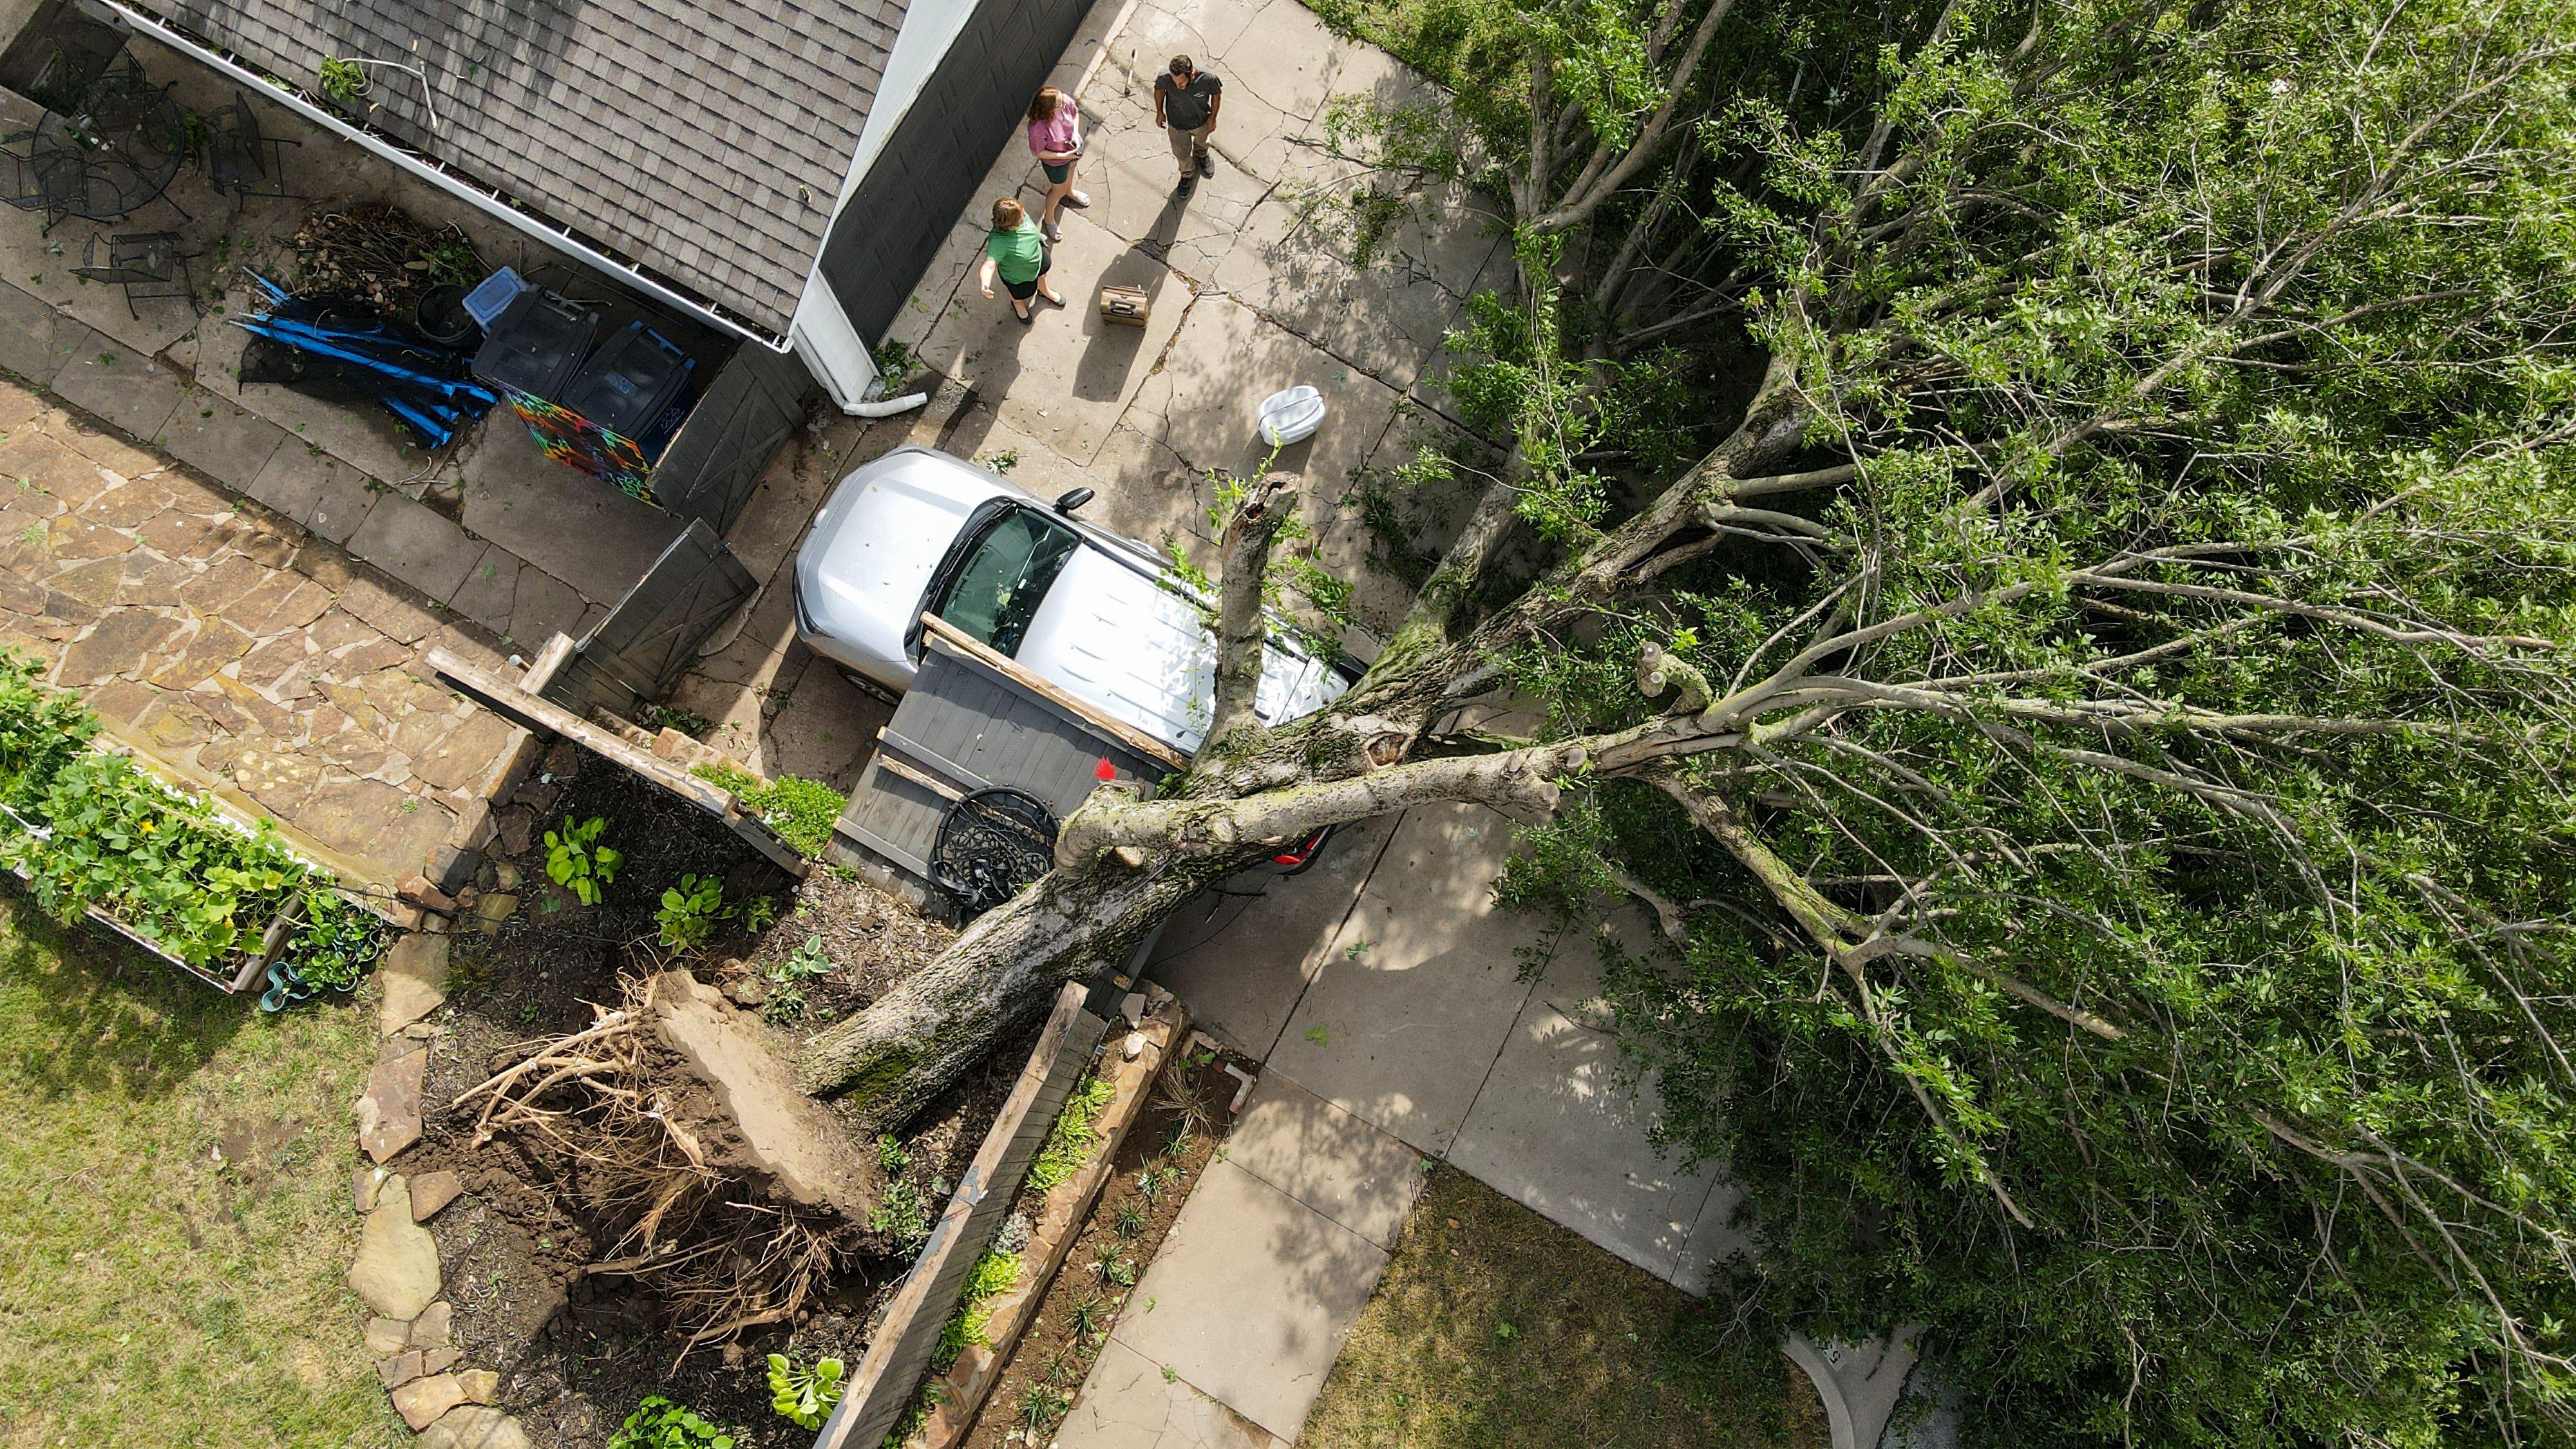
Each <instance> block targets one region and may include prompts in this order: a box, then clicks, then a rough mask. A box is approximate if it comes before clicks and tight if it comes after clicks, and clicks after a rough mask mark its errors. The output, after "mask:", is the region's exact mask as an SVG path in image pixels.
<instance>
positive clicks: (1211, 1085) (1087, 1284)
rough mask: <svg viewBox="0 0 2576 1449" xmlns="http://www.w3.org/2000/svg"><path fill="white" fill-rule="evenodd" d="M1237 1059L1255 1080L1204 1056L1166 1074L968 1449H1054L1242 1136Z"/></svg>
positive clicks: (1032, 1202) (1031, 1207) (1027, 1204)
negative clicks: (1136, 1294)
mask: <svg viewBox="0 0 2576 1449" xmlns="http://www.w3.org/2000/svg"><path fill="white" fill-rule="evenodd" d="M1228 1060H1232V1061H1233V1062H1234V1063H1235V1065H1237V1066H1239V1067H1243V1068H1245V1069H1246V1070H1250V1069H1251V1068H1252V1066H1253V1063H1252V1062H1251V1061H1250V1060H1248V1059H1246V1058H1241V1057H1234V1058H1228V1057H1227V1056H1224V1055H1222V1054H1220V1053H1217V1052H1213V1051H1207V1050H1203V1049H1196V1048H1193V1049H1191V1050H1190V1051H1188V1052H1187V1053H1186V1054H1185V1055H1183V1056H1182V1057H1181V1058H1180V1059H1179V1060H1177V1061H1174V1062H1173V1063H1172V1064H1171V1065H1170V1066H1169V1067H1168V1068H1166V1069H1165V1071H1164V1073H1163V1076H1162V1079H1161V1080H1160V1081H1159V1082H1157V1083H1156V1084H1155V1087H1154V1091H1153V1094H1152V1095H1151V1096H1149V1097H1148V1098H1147V1099H1146V1105H1145V1110H1144V1111H1143V1112H1142V1113H1140V1114H1139V1115H1138V1116H1137V1119H1136V1121H1135V1123H1134V1125H1132V1126H1131V1127H1129V1128H1128V1130H1127V1137H1126V1140H1125V1141H1123V1142H1121V1143H1119V1145H1118V1155H1117V1157H1116V1158H1115V1159H1114V1162H1115V1164H1116V1167H1117V1175H1116V1176H1115V1177H1113V1178H1111V1179H1110V1181H1109V1184H1108V1185H1107V1186H1106V1187H1105V1188H1103V1189H1102V1190H1101V1194H1100V1197H1099V1199H1098V1201H1097V1202H1095V1203H1094V1204H1093V1206H1092V1210H1091V1216H1090V1217H1088V1218H1086V1219H1084V1220H1083V1224H1082V1228H1081V1231H1080V1234H1079V1235H1078V1236H1077V1237H1076V1238H1075V1239H1074V1243H1073V1250H1072V1251H1071V1252H1069V1253H1067V1254H1066V1255H1065V1259H1064V1271H1063V1272H1061V1273H1059V1274H1057V1275H1056V1280H1055V1282H1054V1284H1053V1285H1052V1286H1050V1287H1049V1288H1048V1289H1047V1293H1046V1297H1045V1298H1044V1299H1043V1300H1042V1301H1041V1302H1040V1303H1039V1304H1038V1310H1037V1314H1036V1316H1035V1317H1034V1318H1033V1319H1032V1320H1031V1321H1030V1323H1029V1326H1028V1328H1027V1329H1026V1330H1024V1331H1023V1332H1022V1333H1021V1335H1020V1341H1019V1343H1018V1345H1017V1346H1016V1347H1015V1348H1014V1349H1013V1350H1012V1353H1011V1357H1010V1359H1009V1360H1008V1361H1007V1362H1006V1363H1005V1364H1004V1365H1003V1367H1002V1373H1001V1377H1000V1378H999V1379H998V1380H997V1381H996V1382H995V1383H994V1385H993V1391H992V1393H991V1395H990V1396H989V1397H987V1398H986V1399H985V1400H984V1407H983V1410H982V1412H981V1413H980V1414H978V1415H977V1417H976V1420H975V1423H974V1426H973V1427H972V1428H971V1429H969V1430H968V1431H967V1435H966V1440H965V1443H966V1445H967V1449H1024V1446H1026V1445H1030V1444H1044V1443H1046V1442H1048V1440H1049V1438H1050V1437H1051V1435H1052V1434H1053V1432H1054V1430H1055V1427H1056V1426H1057V1425H1058V1424H1059V1423H1061V1422H1062V1421H1063V1419H1064V1415H1065V1413H1066V1411H1067V1410H1068V1409H1070V1408H1071V1407H1072V1404H1073V1400H1074V1397H1075V1396H1076V1395H1077V1394H1078V1393H1079V1392H1080V1391H1081V1389H1082V1381H1083V1379H1084V1378H1085V1377H1087V1376H1088V1375H1089V1374H1090V1372H1091V1364H1092V1360H1094V1359H1096V1358H1098V1357H1099V1356H1100V1348H1101V1345H1102V1344H1104V1343H1106V1342H1108V1340H1109V1331H1110V1330H1111V1329H1112V1328H1114V1327H1116V1326H1117V1323H1118V1314H1119V1311H1120V1310H1121V1309H1123V1308H1125V1307H1126V1304H1127V1297H1128V1294H1129V1293H1130V1292H1131V1291H1133V1290H1134V1288H1135V1285H1136V1284H1137V1283H1139V1282H1141V1281H1142V1280H1143V1279H1144V1276H1145V1268H1146V1265H1147V1264H1150V1263H1152V1262H1153V1261H1154V1255H1155V1254H1157V1253H1159V1252H1161V1251H1162V1248H1163V1239H1164V1238H1165V1236H1167V1235H1168V1234H1169V1233H1170V1232H1171V1230H1172V1220H1173V1219H1174V1218H1177V1217H1179V1216H1180V1213H1181V1204H1182V1203H1184V1202H1186V1201H1188V1200H1189V1196H1190V1192H1191V1190H1192V1189H1193V1188H1195V1187H1197V1186H1198V1181H1199V1174H1200V1173H1201V1172H1202V1171H1204V1170H1205V1169H1206V1167H1207V1165H1208V1163H1209V1162H1211V1161H1213V1160H1214V1159H1215V1157H1216V1155H1217V1153H1218V1152H1219V1151H1220V1150H1222V1149H1223V1147H1224V1146H1225V1139H1226V1137H1227V1136H1228V1135H1229V1134H1230V1133H1232V1132H1233V1130H1234V1114H1233V1112H1232V1110H1231V1107H1232V1104H1233V1101H1234V1094H1235V1090H1236V1088H1237V1087H1238V1086H1239V1085H1240V1084H1239V1083H1238V1082H1237V1081H1236V1080H1235V1079H1234V1078H1233V1077H1232V1076H1230V1075H1228V1074H1227V1073H1226V1070H1225V1064H1226V1062H1227V1061H1228ZM1019 1206H1020V1210H1021V1211H1022V1212H1026V1213H1029V1214H1030V1215H1031V1216H1032V1217H1034V1216H1035V1214H1036V1212H1037V1209H1038V1199H1037V1197H1036V1196H1035V1195H1034V1194H1031V1195H1028V1196H1026V1197H1024V1198H1023V1200H1022V1202H1021V1203H1020V1205H1019Z"/></svg>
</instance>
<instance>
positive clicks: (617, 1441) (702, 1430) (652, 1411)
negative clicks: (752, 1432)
mask: <svg viewBox="0 0 2576 1449" xmlns="http://www.w3.org/2000/svg"><path fill="white" fill-rule="evenodd" d="M608 1449H733V1436H732V1435H731V1434H728V1433H725V1432H724V1431H723V1430H721V1429H718V1428H717V1427H716V1426H715V1425H713V1424H710V1423H708V1422H707V1421H706V1420H705V1419H704V1418H703V1417H701V1416H700V1415H699V1413H698V1411H697V1410H695V1409H692V1408H690V1407H689V1406H688V1405H686V1404H679V1403H674V1402H672V1401H671V1400H669V1399H666V1398H664V1397H662V1396H661V1395H660V1394H648V1395H646V1396H645V1398H644V1401H643V1402H642V1403H640V1404H637V1405H636V1406H635V1412H634V1413H631V1414H629V1415H627V1416H626V1422H625V1423H623V1424H620V1425H618V1426H617V1432H616V1433H615V1434H613V1435H611V1436H610V1437H609V1440H608Z"/></svg>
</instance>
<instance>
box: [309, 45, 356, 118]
mask: <svg viewBox="0 0 2576 1449" xmlns="http://www.w3.org/2000/svg"><path fill="white" fill-rule="evenodd" d="M313 88H314V89H315V90H318V91H320V92H321V93H322V94H323V95H324V96H325V97H327V98H329V100H330V102H331V104H333V105H335V106H338V107H339V108H340V109H341V110H344V111H350V112H355V111H356V110H357V109H358V102H359V99H360V98H361V97H363V96H365V95H366V93H367V70H366V67H364V66H362V65H359V64H358V63H357V62H355V61H348V60H341V59H339V58H337V57H336V56H335V57H332V58H330V59H326V60H324V61H323V62H322V69H321V73H320V74H318V75H316V76H315V77H314V79H313Z"/></svg>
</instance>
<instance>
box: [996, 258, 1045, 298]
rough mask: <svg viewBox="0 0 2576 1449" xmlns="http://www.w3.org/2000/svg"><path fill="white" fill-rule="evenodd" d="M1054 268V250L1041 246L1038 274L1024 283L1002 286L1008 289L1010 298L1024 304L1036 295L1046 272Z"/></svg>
mask: <svg viewBox="0 0 2576 1449" xmlns="http://www.w3.org/2000/svg"><path fill="white" fill-rule="evenodd" d="M1054 266H1055V248H1053V247H1051V246H1046V245H1043V244H1041V245H1040V246H1039V247H1038V274H1037V275H1036V276H1034V277H1031V278H1029V279H1028V280H1027V281H1025V282H1009V281H1006V282H1004V283H1002V285H1003V286H1005V287H1008V288H1009V289H1010V291H1011V295H1012V296H1014V297H1017V298H1019V299H1020V300H1021V301H1023V302H1025V301H1027V300H1028V299H1030V298H1031V297H1034V296H1036V295H1037V294H1038V283H1040V282H1043V281H1045V280H1046V274H1047V272H1048V271H1049V270H1051V269H1052V268H1053V267H1054Z"/></svg>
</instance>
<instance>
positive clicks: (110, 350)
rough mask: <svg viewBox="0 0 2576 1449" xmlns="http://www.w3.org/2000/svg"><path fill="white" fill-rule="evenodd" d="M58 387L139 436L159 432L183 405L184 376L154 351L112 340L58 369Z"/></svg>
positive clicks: (72, 399)
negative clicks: (158, 359)
mask: <svg viewBox="0 0 2576 1449" xmlns="http://www.w3.org/2000/svg"><path fill="white" fill-rule="evenodd" d="M53 389H54V391H55V392H57V393H60V394H61V395H62V396H63V399H64V401H66V402H69V403H71V404H72V405H73V406H74V407H78V408H85V409H87V410H88V411H90V412H93V413H96V414H97V415H98V416H100V417H102V418H105V419H107V420H108V421H109V422H111V423H114V424H115V425H117V426H118V427H120V428H123V429H124V430H125V431H127V432H129V433H132V434H133V435H134V436H136V437H138V438H142V439H145V440H147V441H148V440H150V439H152V438H155V437H157V436H159V435H160V432H161V428H162V426H163V425H164V424H166V423H168V422H169V421H170V415H171V414H172V413H174V412H177V411H178V410H179V394H180V392H181V390H182V388H181V383H180V380H179V379H178V377H177V376H175V375H174V374H172V373H171V372H170V371H169V370H168V369H167V368H164V367H162V366H161V365H160V364H159V363H157V362H155V361H153V360H152V358H150V357H149V356H145V355H141V354H138V353H136V352H134V351H132V350H131V349H129V348H125V347H121V346H118V345H117V344H115V343H113V342H110V343H109V344H107V345H106V346H104V347H101V348H100V349H99V350H97V351H95V352H87V353H83V354H81V355H80V356H77V357H74V358H73V359H72V360H71V365H70V366H68V367H65V368H64V369H63V370H62V371H61V372H59V373H57V374H55V376H54V381H53Z"/></svg>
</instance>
